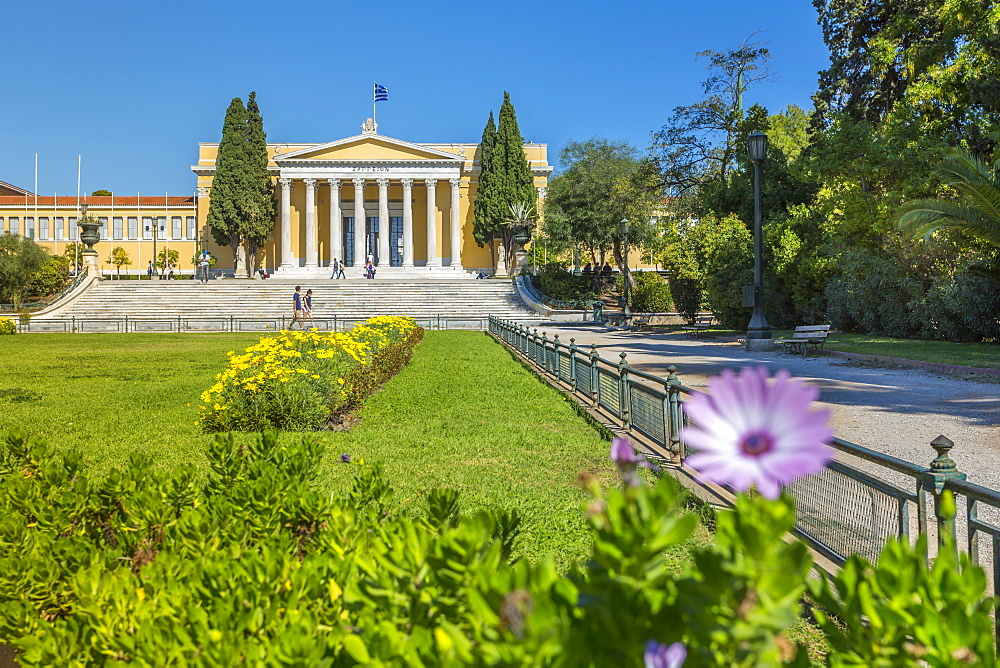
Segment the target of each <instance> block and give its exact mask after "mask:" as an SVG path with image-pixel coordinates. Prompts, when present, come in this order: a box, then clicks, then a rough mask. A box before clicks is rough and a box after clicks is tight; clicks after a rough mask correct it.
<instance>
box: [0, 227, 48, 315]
mask: <svg viewBox="0 0 1000 668" xmlns="http://www.w3.org/2000/svg"><path fill="white" fill-rule="evenodd" d="M48 260H49V254H48V253H46V252H45V250H44V249H43V248H42V247H41V246H39V245H38V244H36V243H35V242H34V241H33V240H31V239H28V238H27V237H22V236H19V235H17V234H0V300H3V301H8V300H10V301H11V302H12V303H13V304H14V306H15V307H16V308H18V309H19V308H20V306H21V302H22V300H23V299H24V296H25V294H27V292H28V289H29V284H30V283H31V278H32V276H34V275H35V274H36V273H37V272H38V271H39V270H40V269H42V267H44V266H45V263H46V262H47V261H48Z"/></svg>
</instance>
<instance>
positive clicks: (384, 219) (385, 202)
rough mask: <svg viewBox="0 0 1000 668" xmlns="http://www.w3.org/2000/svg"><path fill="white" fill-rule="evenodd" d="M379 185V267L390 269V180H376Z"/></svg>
mask: <svg viewBox="0 0 1000 668" xmlns="http://www.w3.org/2000/svg"><path fill="white" fill-rule="evenodd" d="M375 182H376V183H377V184H378V265H379V266H380V267H388V266H390V265H391V264H392V263H391V262H390V259H391V256H390V255H389V229H390V225H389V179H376V180H375Z"/></svg>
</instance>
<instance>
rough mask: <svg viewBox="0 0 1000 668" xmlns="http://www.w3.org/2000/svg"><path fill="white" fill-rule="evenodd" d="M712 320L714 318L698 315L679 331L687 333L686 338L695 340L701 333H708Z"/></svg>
mask: <svg viewBox="0 0 1000 668" xmlns="http://www.w3.org/2000/svg"><path fill="white" fill-rule="evenodd" d="M713 319H714V316H710V315H699V316H697V317H696V318H695V319H694V322H692V323H691V324H690V325H684V326H683V327H681V329H682V330H684V331H685V332H687V333H688V336H690V337H692V338H697V337H698V336H699V335H700V334H701V333H702V332H707V331H708V328H709V327H711V326H712V320H713Z"/></svg>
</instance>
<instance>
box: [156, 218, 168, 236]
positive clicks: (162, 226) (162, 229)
mask: <svg viewBox="0 0 1000 668" xmlns="http://www.w3.org/2000/svg"><path fill="white" fill-rule="evenodd" d="M155 221H156V238H157V239H166V238H167V217H166V216H160V217H159V218H156V219H155Z"/></svg>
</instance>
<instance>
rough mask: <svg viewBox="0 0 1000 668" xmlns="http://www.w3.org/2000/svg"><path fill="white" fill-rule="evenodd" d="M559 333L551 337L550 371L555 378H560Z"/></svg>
mask: <svg viewBox="0 0 1000 668" xmlns="http://www.w3.org/2000/svg"><path fill="white" fill-rule="evenodd" d="M559 355H560V353H559V335H558V334H556V335H555V337H554V338H553V339H552V362H551V364H552V373H553V374H554V375H555V377H556V380H562V360H561V359H559Z"/></svg>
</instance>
